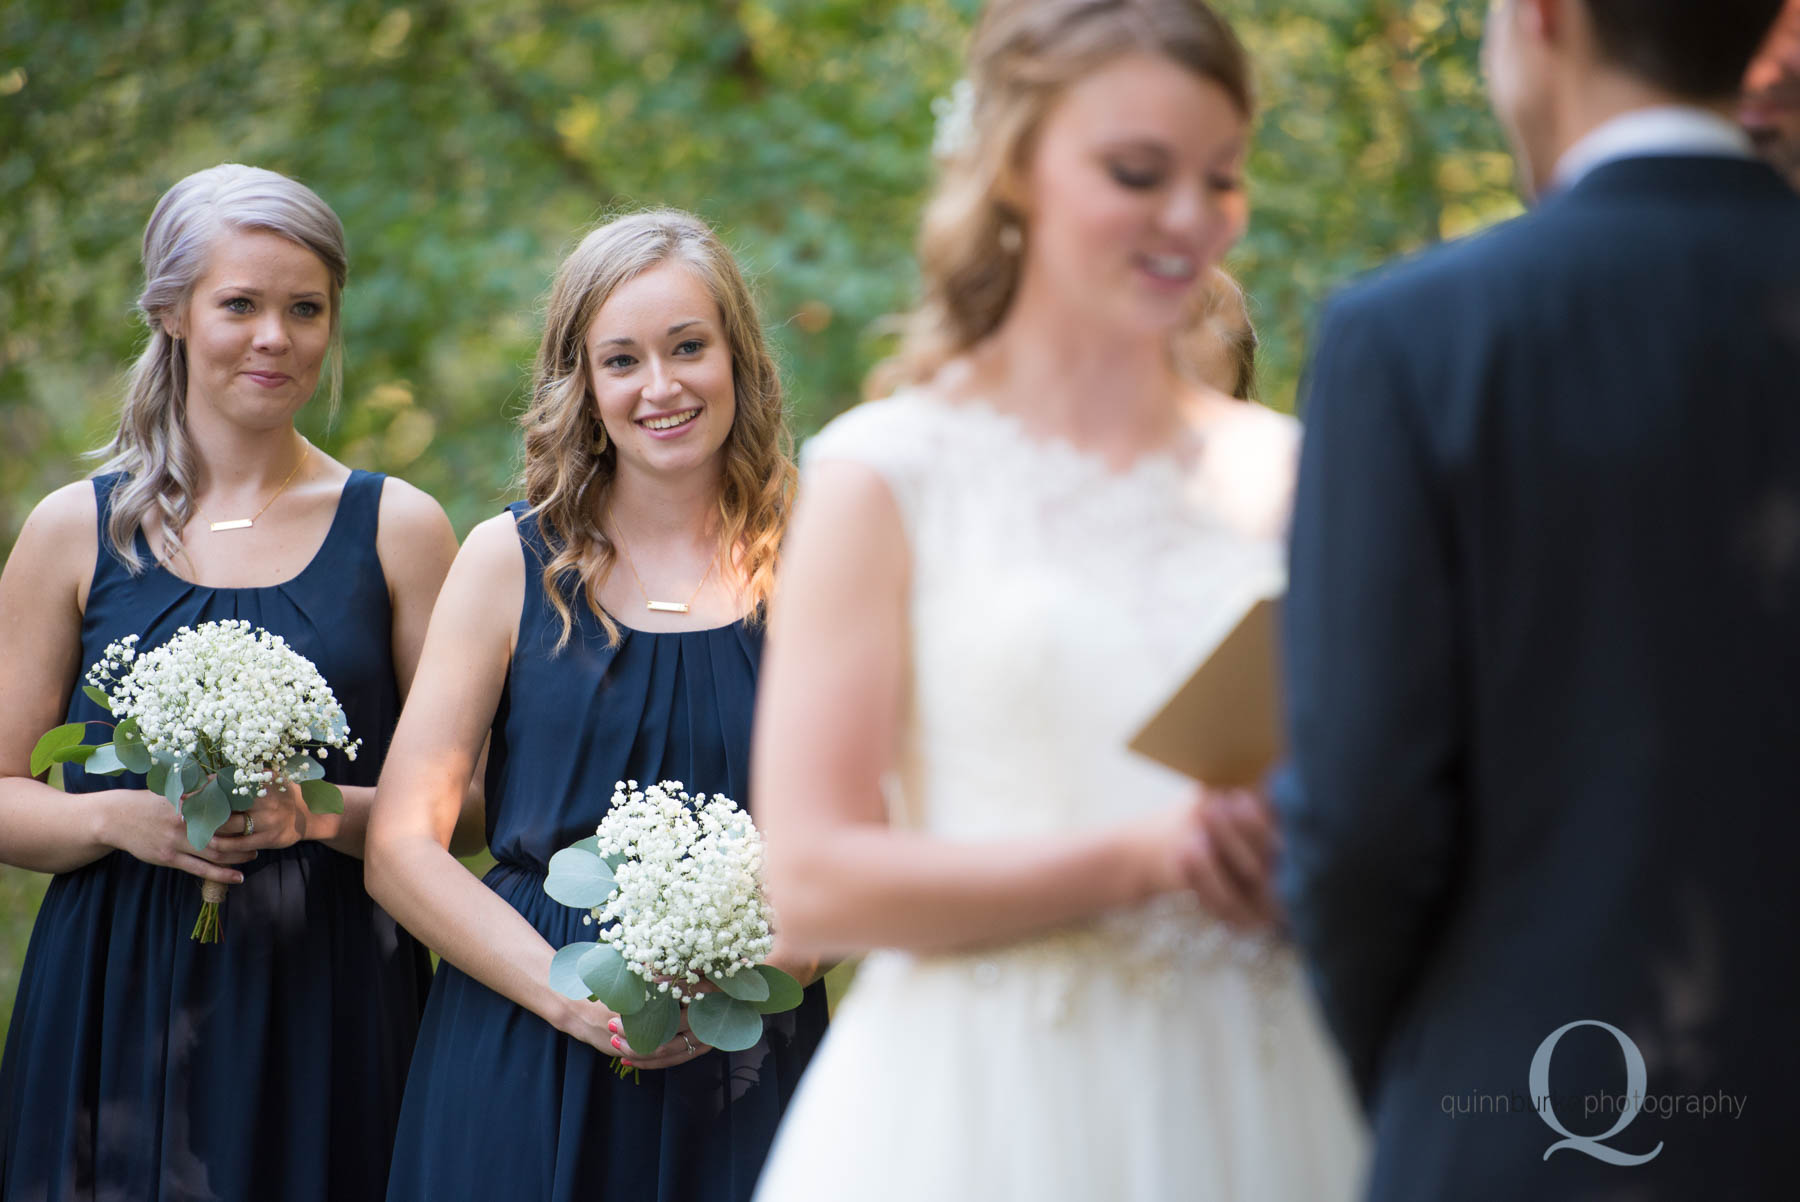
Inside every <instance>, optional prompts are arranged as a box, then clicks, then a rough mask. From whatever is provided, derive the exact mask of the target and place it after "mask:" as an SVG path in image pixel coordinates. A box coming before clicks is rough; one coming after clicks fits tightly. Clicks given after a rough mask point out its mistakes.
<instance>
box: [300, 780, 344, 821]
mask: <svg viewBox="0 0 1800 1202" xmlns="http://www.w3.org/2000/svg"><path fill="white" fill-rule="evenodd" d="M300 799H301V800H302V801H304V802H306V808H307V809H309V810H311V811H312V812H313V813H315V814H342V813H343V812H344V791H343V790H342V789H340V788H338V787H337V786H336V785H334V784H332V783H331V782H330V781H328V780H309V781H305V782H302V784H301V785H300Z"/></svg>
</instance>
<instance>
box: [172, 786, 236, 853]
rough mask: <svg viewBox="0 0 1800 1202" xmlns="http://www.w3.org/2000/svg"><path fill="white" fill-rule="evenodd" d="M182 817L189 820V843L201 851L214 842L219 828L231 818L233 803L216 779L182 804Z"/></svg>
mask: <svg viewBox="0 0 1800 1202" xmlns="http://www.w3.org/2000/svg"><path fill="white" fill-rule="evenodd" d="M181 816H182V817H183V818H185V819H187V835H188V842H189V843H190V844H192V845H193V848H194V850H195V851H199V850H200V849H201V848H203V847H205V846H206V845H207V844H208V843H210V842H212V837H213V836H214V835H216V834H218V832H219V827H220V826H221V825H222V824H223V823H224V821H225V820H226V819H227V818H229V817H231V802H230V801H229V800H227V798H226V796H225V790H223V789H221V788H219V782H218V780H217V779H216V778H215V779H213V780H209V781H207V782H206V784H205V786H204V787H202V788H201V789H200V790H199V791H198V792H196V793H195V794H194V795H193V796H191V797H189V798H188V799H187V800H186V801H184V802H182V803H181Z"/></svg>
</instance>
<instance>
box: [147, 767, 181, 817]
mask: <svg viewBox="0 0 1800 1202" xmlns="http://www.w3.org/2000/svg"><path fill="white" fill-rule="evenodd" d="M152 766H153V767H154V765H152ZM164 772H165V773H166V774H167V779H166V780H164V781H163V787H162V795H163V796H164V797H166V798H168V799H169V804H170V805H172V806H174V807H175V808H176V809H178V810H179V809H180V808H181V795H182V794H183V793H186V792H187V785H186V784H185V777H184V775H183V773H182V771H181V768H180V766H179V765H171V766H170V767H168V768H166V769H164Z"/></svg>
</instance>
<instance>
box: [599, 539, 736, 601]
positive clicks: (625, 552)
mask: <svg viewBox="0 0 1800 1202" xmlns="http://www.w3.org/2000/svg"><path fill="white" fill-rule="evenodd" d="M612 540H613V542H614V543H616V544H617V545H618V548H619V555H620V556H621V557H622V558H623V559H624V560H625V567H626V569H627V570H628V571H630V573H631V578H632V579H633V580H635V581H637V586H638V592H639V593H641V594H642V595H643V598H644V608H645V609H648V610H653V611H655V612H656V613H662V614H684V613H686V612H688V610H689V609H691V608H692V607H693V604H694V600H695V598H697V597H699V596H700V590H701V589H703V588H705V587H706V582H707V581H708V580H711V579H712V573H713V567H714V566H715V565H717V564H718V562H719V556H718V554H717V553H714V555H713V557H712V558H711V559H710V560H708V561H707V564H706V572H705V574H704V575H702V576H701V577H700V583H699V584H696V585H695V586H694V591H693V594H692V595H691V596H689V597H688V599H687V600H686V601H652V600H651V599H650V590H649V589H647V588H645V587H644V578H643V577H642V576H639V575H638V570H637V565H636V564H634V563H632V562H631V551H630V550H629V549H628V548H627V547H626V546H625V540H624V538H623V537H621V536H620V534H619V532H618V529H617V528H616V527H615V528H614V530H613V534H612Z"/></svg>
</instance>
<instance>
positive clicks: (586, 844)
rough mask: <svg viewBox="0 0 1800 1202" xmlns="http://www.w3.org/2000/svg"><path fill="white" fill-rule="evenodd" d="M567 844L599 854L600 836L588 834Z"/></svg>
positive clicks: (579, 849)
mask: <svg viewBox="0 0 1800 1202" xmlns="http://www.w3.org/2000/svg"><path fill="white" fill-rule="evenodd" d="M569 846H570V847H573V848H575V849H576V850H578V851H585V852H591V853H593V854H594V855H599V854H600V836H599V835H589V836H588V837H587V838H585V839H577V840H575V842H573V843H571V844H569Z"/></svg>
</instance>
